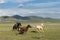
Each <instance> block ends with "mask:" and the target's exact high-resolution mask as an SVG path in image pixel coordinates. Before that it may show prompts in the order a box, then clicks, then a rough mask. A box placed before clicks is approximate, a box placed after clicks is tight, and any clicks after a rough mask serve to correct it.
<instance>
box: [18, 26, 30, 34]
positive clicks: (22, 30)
mask: <svg viewBox="0 0 60 40" xmlns="http://www.w3.org/2000/svg"><path fill="white" fill-rule="evenodd" d="M29 28H31V26H30V25H27V26H26V27H20V30H19V34H24V33H25V32H27V31H28V29H29Z"/></svg>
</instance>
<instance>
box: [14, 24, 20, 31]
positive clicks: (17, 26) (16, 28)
mask: <svg viewBox="0 0 60 40" xmlns="http://www.w3.org/2000/svg"><path fill="white" fill-rule="evenodd" d="M20 26H21V23H16V24H14V25H13V30H19V27H20Z"/></svg>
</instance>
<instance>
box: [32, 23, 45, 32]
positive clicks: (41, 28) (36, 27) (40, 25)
mask: <svg viewBox="0 0 60 40" xmlns="http://www.w3.org/2000/svg"><path fill="white" fill-rule="evenodd" d="M33 27H34V28H35V29H36V30H37V31H38V32H41V31H42V32H43V28H44V24H43V23H41V24H39V25H36V26H33Z"/></svg>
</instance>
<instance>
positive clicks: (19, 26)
mask: <svg viewBox="0 0 60 40" xmlns="http://www.w3.org/2000/svg"><path fill="white" fill-rule="evenodd" d="M43 26H44V24H43V23H41V24H40V25H37V26H31V25H29V24H28V25H27V26H25V27H22V24H21V23H20V22H19V23H16V24H14V25H13V30H17V31H18V32H19V34H24V33H25V32H27V31H28V30H29V28H36V29H37V31H38V32H40V30H43Z"/></svg>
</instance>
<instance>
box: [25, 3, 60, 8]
mask: <svg viewBox="0 0 60 40" xmlns="http://www.w3.org/2000/svg"><path fill="white" fill-rule="evenodd" d="M57 4H60V2H45V3H30V4H27V5H26V6H28V7H35V8H40V7H42V8H43V7H53V6H56V5H57Z"/></svg>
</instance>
